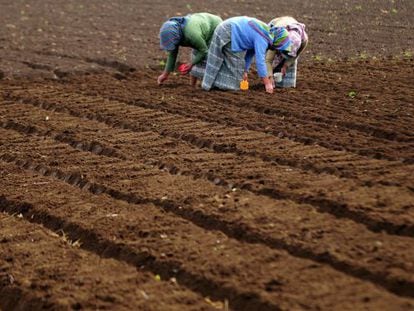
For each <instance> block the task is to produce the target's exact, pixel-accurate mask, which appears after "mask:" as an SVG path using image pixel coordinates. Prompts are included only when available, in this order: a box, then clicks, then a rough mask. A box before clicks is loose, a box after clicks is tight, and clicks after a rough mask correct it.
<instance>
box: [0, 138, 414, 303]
mask: <svg viewBox="0 0 414 311" xmlns="http://www.w3.org/2000/svg"><path fill="white" fill-rule="evenodd" d="M8 136H12V135H10V134H9V135H8ZM33 138H34V137H32V138H31V139H30V137H28V140H29V139H30V141H31V142H32V144H33V145H30V143H28V142H27V145H28V147H27V150H23V149H20V151H19V153H13V150H12V149H11V147H10V148H9V147H8V146H7V145H4V148H7V150H8V152H7V153H8V154H4V153H3V155H2V156H1V158H2V159H3V160H4V161H8V162H13V163H16V164H17V165H19V166H20V167H24V168H26V169H31V170H34V171H36V172H38V173H40V174H43V175H51V176H53V177H56V178H58V179H60V180H63V181H65V182H67V183H69V184H72V185H76V186H78V187H79V188H83V189H86V190H89V191H90V192H92V193H94V194H99V193H107V194H109V195H110V196H112V197H114V198H116V199H120V200H124V201H126V202H130V203H153V204H155V205H157V206H159V207H160V208H161V209H163V210H165V211H167V212H172V213H173V214H175V215H177V216H179V217H182V218H184V219H187V220H190V221H191V222H193V223H195V224H196V225H198V226H201V227H202V228H205V229H207V230H220V231H222V232H224V233H225V234H227V235H229V236H231V237H233V238H236V239H239V240H241V241H246V242H249V243H262V244H264V245H268V246H270V247H272V248H276V249H280V248H281V249H286V250H288V251H289V252H290V253H291V254H293V255H295V256H297V257H302V258H309V259H312V260H315V261H317V262H321V263H328V264H329V265H331V266H332V267H334V268H336V269H338V270H339V271H343V272H345V273H348V274H350V275H353V276H356V277H359V278H362V279H367V280H370V281H373V282H375V283H376V284H379V285H381V286H384V287H386V288H388V289H389V290H391V291H397V292H398V293H399V294H403V295H405V294H407V293H408V294H409V293H410V290H409V288H410V287H411V286H412V285H411V282H412V281H410V280H409V279H407V278H405V277H404V276H402V275H401V273H400V272H398V273H396V272H397V271H401V270H400V269H403V270H405V269H411V268H409V267H410V265H407V266H406V265H405V264H402V262H401V263H398V264H397V262H398V261H400V259H398V257H395V258H390V257H389V256H390V254H392V253H393V252H386V251H385V249H381V250H378V249H376V248H375V247H374V246H375V243H376V242H375V241H378V240H377V239H381V240H383V239H386V240H387V241H388V240H389V242H387V244H388V243H390V244H395V245H397V244H398V245H401V247H402V249H404V251H405V253H406V249H409V247H407V244H406V243H409V244H411V243H413V241H412V240H411V239H407V238H393V237H386V236H381V237H379V236H375V235H372V234H371V237H370V234H369V233H368V232H366V233H365V235H366V239H367V240H366V242H364V243H362V244H361V247H362V248H361V249H365V250H366V252H367V253H366V254H365V255H367V256H368V257H367V260H369V261H370V262H371V260H374V261H377V260H376V259H374V258H379V257H377V254H375V255H374V256H375V257H372V258H371V259H368V258H369V257H371V254H370V253H372V250H373V247H374V249H375V251H374V252H375V253H376V252H377V251H379V252H381V253H382V254H383V255H381V256H384V257H386V258H388V259H389V260H391V261H392V262H395V263H396V264H397V266H398V269H397V270H393V269H391V268H389V267H388V269H387V268H385V267H384V266H382V263H379V266H378V267H376V268H374V266H375V265H373V264H372V263H371V266H370V267H369V268H368V269H367V267H364V266H363V265H361V264H360V261H355V260H353V259H352V258H353V257H354V256H357V257H358V258H360V257H361V255H362V254H364V253H361V252H360V251H361V249H359V248H358V249H355V248H354V246H353V245H352V244H351V245H349V248H347V252H350V253H349V255H346V256H350V257H349V258H345V260H344V257H343V254H341V253H342V251H341V250H340V249H335V250H332V249H330V247H329V243H328V244H327V245H326V246H322V247H320V250H319V251H318V252H316V253H315V252H314V250H313V249H314V248H315V246H314V245H312V247H308V246H306V244H307V243H309V241H307V242H305V241H303V240H302V241H301V239H304V240H308V239H310V240H314V239H315V236H316V240H319V239H321V238H322V237H324V235H325V234H326V233H325V232H322V235H321V233H319V234H318V233H317V232H316V231H315V233H312V231H313V230H315V229H313V230H311V232H310V233H308V232H309V228H306V227H307V226H310V227H313V224H311V223H312V219H311V218H312V217H313V215H312V211H309V210H308V213H309V218H307V217H306V215H305V214H304V212H305V208H306V206H301V207H298V208H297V215H290V216H289V217H287V218H286V221H287V223H285V222H283V221H281V219H280V216H277V217H275V215H278V212H277V211H276V210H277V209H280V210H281V212H282V213H284V212H283V210H286V209H291V208H295V206H294V205H293V206H289V205H291V203H289V202H285V203H283V202H279V204H276V205H275V202H272V201H270V200H266V199H265V198H259V197H254V196H253V197H252V196H251V195H249V194H246V193H240V197H239V196H237V197H234V198H233V199H232V196H230V195H229V194H228V192H226V191H225V190H223V189H222V188H217V187H215V186H213V185H211V184H206V183H203V182H201V181H193V179H188V178H186V177H185V176H176V177H175V178H174V177H171V178H167V176H165V175H162V173H161V172H158V173H157V172H154V173H153V175H154V176H155V178H152V177H151V178H145V174H147V172H148V171H151V170H153V169H152V168H151V167H149V166H145V165H137V164H132V165H131V164H130V165H129V166H128V164H127V162H125V161H124V162H123V163H121V165H120V164H119V163H118V164H115V162H110V161H109V162H108V165H104V164H103V163H104V162H107V161H102V160H101V161H98V160H93V158H94V157H96V156H94V155H93V156H92V155H85V156H80V154H78V155H74V159H73V160H70V159H69V158H68V157H67V154H68V152H67V151H65V150H63V149H62V156H61V155H59V154H56V153H54V154H53V162H57V166H58V167H64V169H63V170H62V169H54V168H51V167H48V166H47V165H45V164H42V162H44V159H46V160H47V159H50V158H51V157H50V156H48V155H42V152H41V149H39V148H36V147H35V145H36V143H35V141H34V139H33ZM41 142H42V143H43V144H45V143H47V139H41ZM52 144H53V143H52ZM42 148H43V147H42ZM36 149H38V150H36ZM31 150H35V151H36V153H35V154H34V155H32V156H31V158H30V160H29V159H27V158H25V157H24V156H23V157H22V156H21V155H20V154H21V152H24V153H30V151H31ZM86 158H89V160H88V161H87V162H86V161H85V163H83V164H81V163H77V162H78V159H86ZM97 162H101V163H102V165H101V166H100V168H99V172H96V163H97ZM74 163H75V165H76V166H77V167H78V166H79V167H82V168H83V169H82V171H79V172H77V171H73V166H74ZM88 163H89V164H88ZM114 165H116V166H114ZM142 171H144V174H142V173H141V172H142ZM156 175H160V178H158V177H156ZM85 176H88V177H87V178H86V177H85ZM161 177H162V178H161ZM114 179H115V180H117V181H118V185H116V184H114V182H113V180H114ZM177 185H180V187H179V188H177ZM171 187H174V188H175V190H174V191H175V194H173V193H172V192H171ZM189 189H191V196H188V190H189ZM230 193H231V192H230ZM227 197H228V198H227ZM250 202H255V203H254V204H252V203H250ZM226 204H227V205H226ZM266 206H267V207H266ZM288 206H289V207H288ZM183 207H185V208H183ZM316 215H318V214H316ZM240 216H242V218H240ZM267 217H268V219H269V221H272V223H268V221H266V222H265V223H263V219H265V218H267ZM302 217H303V218H302ZM304 220H305V222H310V223H309V224H306V225H305V226H304V228H303V229H302V230H299V231H298V236H299V238H298V240H297V241H296V242H293V243H292V238H293V239H294V236H295V235H293V234H292V233H289V234H288V232H289V231H286V229H287V225H288V223H289V222H291V225H292V226H293V227H298V226H299V227H303V226H302V225H299V224H301V223H303V222H304ZM292 221H295V222H296V223H294V224H292ZM273 222H274V223H273ZM275 223H276V224H278V223H279V225H275ZM318 223H325V221H321V220H319V221H318ZM326 223H332V219H327V220H326ZM257 226H259V228H261V227H263V226H264V227H265V229H261V230H260V229H259V228H255V227H257ZM279 226H282V227H281V228H280V229H278V228H277V227H279ZM338 226H339V227H338ZM299 227H298V228H299ZM336 227H338V229H339V228H340V227H343V228H342V229H344V230H345V231H344V232H346V231H348V230H349V227H350V224H349V223H338V224H337V225H336V224H335V223H334V224H333V227H332V229H330V230H334V231H335V232H336V231H337V230H338V229H333V228H336ZM351 227H352V226H351ZM298 228H297V229H296V230H298ZM279 230H282V231H281V232H283V234H281V232H280V231H279ZM266 231H267V232H266ZM269 231H270V234H269V233H268V232H269ZM327 232H329V231H327ZM355 232H358V236H359V237H358V240H360V241H362V239H363V235H362V232H363V229H362V228H361V227H356V228H355ZM314 234H315V235H314ZM351 236H352V234H351V235H349V236H348V235H347V234H345V236H344V235H343V232H341V233H339V232H338V234H337V235H336V234H335V233H333V236H332V238H333V239H334V240H335V241H336V242H337V241H338V239H339V238H342V239H343V238H345V240H346V239H349V238H350V237H351ZM300 237H302V238H300ZM325 238H326V239H327V241H329V240H330V239H331V238H330V234H328V236H327V237H325ZM316 240H314V242H316ZM393 240H394V241H393ZM369 241H371V242H369ZM303 242H305V244H303ZM319 243H320V241H318V244H319ZM345 243H346V242H345ZM365 243H367V244H365ZM371 243H374V246H373V244H371ZM364 244H365V246H364ZM379 244H381V245H382V242H379ZM309 246H310V245H309ZM338 252H339V253H338ZM407 256H408V255H407ZM408 258H410V256H408ZM388 259H387V262H388ZM405 261H407V262H410V260H408V259H405ZM355 265H356V266H355ZM381 266H382V267H381ZM397 266H396V267H397ZM383 269H387V270H386V271H387V272H386V273H384V271H383ZM401 284H404V285H401Z"/></svg>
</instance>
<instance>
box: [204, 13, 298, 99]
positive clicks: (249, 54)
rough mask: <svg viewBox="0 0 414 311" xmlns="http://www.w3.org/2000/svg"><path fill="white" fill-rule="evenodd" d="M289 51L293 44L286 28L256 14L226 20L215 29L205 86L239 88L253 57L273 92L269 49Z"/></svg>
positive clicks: (209, 87)
mask: <svg viewBox="0 0 414 311" xmlns="http://www.w3.org/2000/svg"><path fill="white" fill-rule="evenodd" d="M268 49H273V50H278V51H280V52H286V53H287V52H289V51H290V49H291V43H290V39H289V34H288V31H287V30H286V28H284V27H270V26H268V25H267V24H266V23H264V22H262V21H260V20H258V19H256V18H252V17H248V16H239V17H233V18H229V19H227V20H225V21H224V22H222V23H221V24H219V25H218V26H217V28H216V30H215V31H214V35H213V38H212V41H211V44H210V48H209V51H208V56H207V65H206V69H205V73H204V77H203V81H202V85H201V86H202V88H203V89H204V90H207V91H208V90H210V89H212V88H214V87H216V88H219V89H222V90H239V89H240V82H241V81H242V80H247V73H248V71H249V69H250V66H251V63H252V60H253V57H256V66H257V72H258V75H259V77H260V78H261V79H262V81H263V84H264V86H265V89H266V92H268V93H273V88H274V87H273V84H272V82H271V80H270V79H269V78H268V76H267V68H266V61H265V57H266V51H267V50H268Z"/></svg>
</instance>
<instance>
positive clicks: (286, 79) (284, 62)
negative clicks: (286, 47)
mask: <svg viewBox="0 0 414 311" xmlns="http://www.w3.org/2000/svg"><path fill="white" fill-rule="evenodd" d="M269 26H270V27H285V28H286V29H287V31H288V32H289V39H290V42H291V43H292V48H291V50H290V51H289V52H288V53H280V52H278V51H274V50H269V51H267V53H266V65H267V71H268V77H269V79H270V80H271V81H272V83H273V85H276V86H278V87H296V74H297V66H298V57H299V55H300V54H301V53H302V52H303V51H304V50H305V48H306V46H307V44H308V35H307V33H306V31H305V25H304V24H302V23H299V22H298V21H297V20H296V19H294V18H293V17H290V16H283V17H278V18H275V19H273V20H272V21H271V22H270V23H269ZM276 72H281V73H282V80H281V81H279V82H276V84H275V83H274V81H273V74H274V73H276Z"/></svg>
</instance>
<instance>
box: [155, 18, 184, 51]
mask: <svg viewBox="0 0 414 311" xmlns="http://www.w3.org/2000/svg"><path fill="white" fill-rule="evenodd" d="M186 21H187V19H186V17H172V18H170V19H169V20H168V21H166V22H165V23H164V24H163V25H162V26H161V29H160V48H161V49H162V50H164V51H174V50H175V49H176V48H177V46H178V45H179V43H180V41H181V39H182V38H183V27H184V26H185V24H186Z"/></svg>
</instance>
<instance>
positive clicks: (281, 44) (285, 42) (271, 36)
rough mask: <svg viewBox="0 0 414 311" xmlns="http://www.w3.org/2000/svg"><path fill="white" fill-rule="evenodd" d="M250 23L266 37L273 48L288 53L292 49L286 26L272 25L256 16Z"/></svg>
mask: <svg viewBox="0 0 414 311" xmlns="http://www.w3.org/2000/svg"><path fill="white" fill-rule="evenodd" d="M249 25H250V26H251V27H252V28H253V29H254V30H255V31H257V32H258V33H259V34H260V35H261V36H262V37H263V38H265V39H266V41H267V43H268V44H269V46H270V47H271V49H274V50H279V51H284V52H286V53H288V52H290V51H291V48H292V46H291V42H290V39H289V33H288V31H287V30H286V28H285V27H270V26H268V25H267V24H265V23H263V22H261V21H259V20H258V19H255V18H254V19H252V20H250V21H249Z"/></svg>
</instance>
